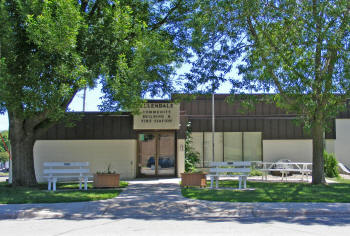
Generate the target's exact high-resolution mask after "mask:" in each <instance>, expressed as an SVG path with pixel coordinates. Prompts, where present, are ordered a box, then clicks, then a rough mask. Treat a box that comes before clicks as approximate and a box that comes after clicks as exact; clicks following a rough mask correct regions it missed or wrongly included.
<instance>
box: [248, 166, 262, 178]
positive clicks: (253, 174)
mask: <svg viewBox="0 0 350 236" xmlns="http://www.w3.org/2000/svg"><path fill="white" fill-rule="evenodd" d="M249 175H250V176H262V175H263V172H261V171H260V170H257V169H255V168H254V167H253V168H252V171H251V172H250V174H249Z"/></svg>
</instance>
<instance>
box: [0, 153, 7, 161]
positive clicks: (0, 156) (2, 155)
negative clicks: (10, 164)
mask: <svg viewBox="0 0 350 236" xmlns="http://www.w3.org/2000/svg"><path fill="white" fill-rule="evenodd" d="M8 160H9V154H8V153H7V152H0V162H6V161H8Z"/></svg>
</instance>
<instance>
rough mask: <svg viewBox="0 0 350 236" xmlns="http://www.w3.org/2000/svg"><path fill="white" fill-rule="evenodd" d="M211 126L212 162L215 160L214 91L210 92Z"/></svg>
mask: <svg viewBox="0 0 350 236" xmlns="http://www.w3.org/2000/svg"><path fill="white" fill-rule="evenodd" d="M211 121H212V123H211V128H212V132H211V133H212V134H211V136H212V145H213V153H212V158H213V162H214V161H215V158H214V157H215V150H214V147H215V144H214V143H215V140H214V138H215V137H214V136H215V99H214V92H213V93H212V96H211Z"/></svg>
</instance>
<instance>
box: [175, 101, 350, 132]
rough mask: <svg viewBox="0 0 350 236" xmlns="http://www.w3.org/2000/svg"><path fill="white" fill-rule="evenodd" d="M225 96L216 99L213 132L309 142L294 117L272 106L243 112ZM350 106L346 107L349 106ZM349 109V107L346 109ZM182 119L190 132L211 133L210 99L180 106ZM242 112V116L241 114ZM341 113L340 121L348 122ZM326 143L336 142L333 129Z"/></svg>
mask: <svg viewBox="0 0 350 236" xmlns="http://www.w3.org/2000/svg"><path fill="white" fill-rule="evenodd" d="M226 98H227V95H215V131H217V132H262V134H263V139H310V138H311V135H310V133H309V132H307V131H306V130H304V128H303V127H302V125H300V124H298V122H296V118H297V116H296V114H290V113H287V112H285V111H283V110H282V109H280V108H278V107H276V105H274V104H271V103H263V102H258V103H256V104H255V106H253V107H252V109H249V110H247V109H244V108H243V107H242V106H241V105H240V103H239V102H238V101H237V102H235V103H228V102H227V101H226ZM348 105H349V104H348ZM348 108H350V106H348ZM181 110H182V112H183V114H182V115H183V116H186V117H187V118H188V121H190V122H191V123H192V130H193V132H210V131H211V130H212V127H211V96H200V97H197V98H196V99H194V100H192V101H183V102H182V103H181ZM244 111H245V112H244ZM347 112H348V114H349V115H348V114H347V113H346V112H345V113H342V114H341V115H340V118H350V109H348V110H347ZM333 123H334V122H333ZM326 138H327V139H335V126H334V124H332V125H331V129H330V130H328V131H327V133H326Z"/></svg>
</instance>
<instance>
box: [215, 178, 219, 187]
mask: <svg viewBox="0 0 350 236" xmlns="http://www.w3.org/2000/svg"><path fill="white" fill-rule="evenodd" d="M215 187H216V188H218V187H219V176H217V177H215Z"/></svg>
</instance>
